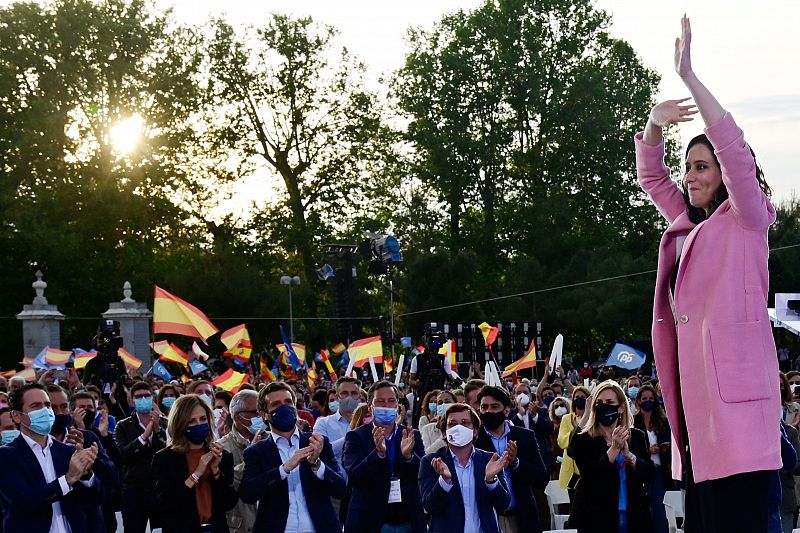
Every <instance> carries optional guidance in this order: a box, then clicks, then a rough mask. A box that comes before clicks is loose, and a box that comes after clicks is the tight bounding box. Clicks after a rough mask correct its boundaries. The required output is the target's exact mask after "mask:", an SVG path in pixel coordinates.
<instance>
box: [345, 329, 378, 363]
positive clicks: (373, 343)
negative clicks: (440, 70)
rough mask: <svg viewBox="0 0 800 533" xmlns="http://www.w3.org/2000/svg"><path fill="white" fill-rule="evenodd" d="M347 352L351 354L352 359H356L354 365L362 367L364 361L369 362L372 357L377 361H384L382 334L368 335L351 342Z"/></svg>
mask: <svg viewBox="0 0 800 533" xmlns="http://www.w3.org/2000/svg"><path fill="white" fill-rule="evenodd" d="M347 353H348V354H350V359H351V360H353V361H355V364H354V365H353V366H356V367H359V368H360V367H362V366H363V365H364V363H367V362H369V358H370V357H372V359H373V361H375V363H383V344H382V343H381V336H380V335H376V336H374V337H367V338H365V339H359V340H357V341H353V342H351V343H350V346H348V347H347Z"/></svg>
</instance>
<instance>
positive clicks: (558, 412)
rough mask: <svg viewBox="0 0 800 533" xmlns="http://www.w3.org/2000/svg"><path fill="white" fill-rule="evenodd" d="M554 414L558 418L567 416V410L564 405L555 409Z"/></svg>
mask: <svg viewBox="0 0 800 533" xmlns="http://www.w3.org/2000/svg"><path fill="white" fill-rule="evenodd" d="M553 414H555V415H556V416H558V417H562V416H564V415H565V414H567V408H566V407H564V406H563V405H559V406H558V407H556V408H555V409H553Z"/></svg>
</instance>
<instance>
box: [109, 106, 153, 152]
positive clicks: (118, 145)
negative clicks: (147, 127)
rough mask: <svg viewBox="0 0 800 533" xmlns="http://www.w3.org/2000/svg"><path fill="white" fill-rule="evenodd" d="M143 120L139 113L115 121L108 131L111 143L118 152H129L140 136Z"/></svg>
mask: <svg viewBox="0 0 800 533" xmlns="http://www.w3.org/2000/svg"><path fill="white" fill-rule="evenodd" d="M143 126H144V120H143V119H142V117H141V115H131V116H130V117H128V118H126V119H123V120H120V121H119V122H117V123H116V124H115V125H114V126H113V127H112V128H111V131H110V132H109V134H110V137H111V145H112V146H113V147H114V150H116V151H117V152H119V153H120V154H130V153H131V152H133V151H134V150H135V149H136V145H137V144H138V143H139V140H140V139H141V138H142V128H143Z"/></svg>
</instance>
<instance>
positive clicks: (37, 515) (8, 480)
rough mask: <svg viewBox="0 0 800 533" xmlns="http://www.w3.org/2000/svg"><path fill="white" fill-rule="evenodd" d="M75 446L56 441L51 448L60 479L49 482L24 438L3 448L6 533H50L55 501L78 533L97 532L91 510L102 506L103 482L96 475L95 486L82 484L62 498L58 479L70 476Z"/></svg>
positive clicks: (0, 498) (0, 499)
mask: <svg viewBox="0 0 800 533" xmlns="http://www.w3.org/2000/svg"><path fill="white" fill-rule="evenodd" d="M74 452H75V447H74V446H70V445H69V444H64V443H61V442H58V441H57V440H55V439H53V441H52V446H51V448H50V453H51V458H52V461H53V467H54V468H55V473H56V479H55V480H54V481H51V482H50V483H47V482H46V481H45V477H44V473H43V472H42V467H41V466H39V461H38V460H37V459H36V457H35V456H34V454H33V450H31V447H30V446H28V443H27V442H26V441H25V439H24V438H23V437H22V435H20V436H19V437H17V438H16V439H14V440H13V441H12V442H11V443H10V444H8V445H6V446H2V447H0V465H2V466H0V505H1V506H2V508H3V530H4V531H6V532H7V533H15V532H21V531H24V532H26V533H48V532H49V531H50V522H51V521H52V519H53V502H60V503H61V512H62V513H63V515H64V517H65V518H66V519H67V522H69V525H70V528H71V529H72V531H74V532H78V531H80V532H87V531H93V530H94V529H95V527H96V525H97V524H96V515H94V514H92V515H87V510H91V509H97V506H98V505H99V503H100V496H99V494H100V490H101V485H102V483H101V481H100V480H99V479H97V477H96V476H95V483H94V486H93V487H85V486H84V485H83V484H82V483H80V482H78V483H75V484H74V485H73V486H72V490H71V491H70V492H68V493H67V494H66V495H62V493H61V486H60V484H59V482H58V478H59V477H61V476H64V475H66V474H67V471H68V470H69V462H70V459H71V458H72V454H73V453H74Z"/></svg>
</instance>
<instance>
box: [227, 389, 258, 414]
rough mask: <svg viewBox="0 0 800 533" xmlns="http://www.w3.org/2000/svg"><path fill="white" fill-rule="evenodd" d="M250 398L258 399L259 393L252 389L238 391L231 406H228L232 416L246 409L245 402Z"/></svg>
mask: <svg viewBox="0 0 800 533" xmlns="http://www.w3.org/2000/svg"><path fill="white" fill-rule="evenodd" d="M248 398H253V399H254V400H256V401H258V393H257V392H256V391H254V390H250V389H245V390H240V391H239V392H237V393H236V396H234V397H233V399H231V405H230V407H228V411H229V412H230V414H231V416H236V415H237V414H239V413H240V412H242V411H244V404H245V401H247V399H248Z"/></svg>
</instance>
